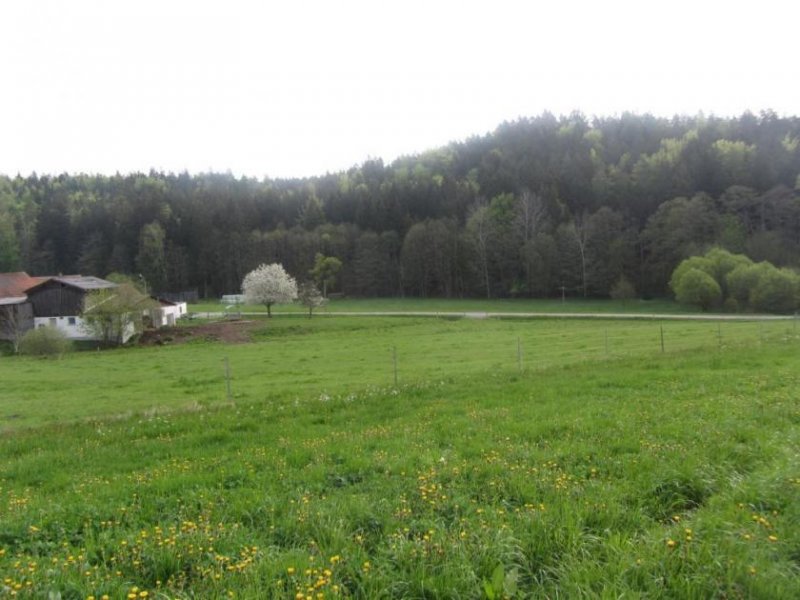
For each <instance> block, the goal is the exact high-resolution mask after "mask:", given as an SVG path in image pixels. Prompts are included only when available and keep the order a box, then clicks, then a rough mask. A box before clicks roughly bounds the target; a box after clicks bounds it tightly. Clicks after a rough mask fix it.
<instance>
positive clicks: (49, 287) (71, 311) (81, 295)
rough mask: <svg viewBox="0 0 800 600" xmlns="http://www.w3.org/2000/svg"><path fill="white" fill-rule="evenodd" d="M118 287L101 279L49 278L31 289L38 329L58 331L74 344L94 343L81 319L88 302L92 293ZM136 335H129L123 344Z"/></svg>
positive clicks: (35, 321)
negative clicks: (83, 341) (81, 341)
mask: <svg viewBox="0 0 800 600" xmlns="http://www.w3.org/2000/svg"><path fill="white" fill-rule="evenodd" d="M115 287H117V284H116V283H112V282H110V281H106V280H105V279H100V278H99V277H91V276H83V275H67V276H59V277H49V278H47V279H45V280H44V281H43V282H41V283H39V284H38V285H35V286H34V287H32V288H29V289H28V290H27V291H26V293H27V296H28V302H30V304H31V305H32V307H33V320H34V326H35V327H37V328H38V327H56V328H58V329H60V330H61V331H62V332H63V333H64V335H66V336H67V337H68V338H69V339H72V340H93V339H96V336H95V335H94V334H93V333H91V332H89V331H88V330H87V329H86V327H85V325H84V320H83V319H82V318H81V315H82V314H83V309H84V301H85V299H86V295H87V294H88V293H89V292H93V291H95V290H104V289H111V288H115ZM133 334H134V331H133V330H132V328H131V330H130V331H127V332H125V335H124V336H123V343H124V342H126V341H127V340H128V339H129V338H130V337H131V336H132V335H133Z"/></svg>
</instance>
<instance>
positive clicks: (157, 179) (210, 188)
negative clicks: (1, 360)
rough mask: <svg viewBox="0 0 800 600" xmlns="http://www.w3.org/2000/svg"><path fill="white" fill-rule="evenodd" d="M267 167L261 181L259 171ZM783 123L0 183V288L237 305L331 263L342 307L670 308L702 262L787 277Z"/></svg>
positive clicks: (624, 121)
mask: <svg viewBox="0 0 800 600" xmlns="http://www.w3.org/2000/svg"><path fill="white" fill-rule="evenodd" d="M268 168H269V165H265V169H268ZM799 176H800V119H798V118H796V117H791V118H784V117H780V116H778V115H776V114H775V113H772V112H762V113H761V114H759V115H754V114H750V113H746V114H744V115H742V116H740V117H737V118H716V117H705V116H702V115H701V116H694V117H675V118H672V119H665V118H657V117H653V116H650V115H635V114H624V115H622V116H619V117H613V118H595V119H588V118H586V117H585V116H583V115H581V114H573V115H570V116H564V117H560V118H559V117H555V116H553V115H551V114H547V113H545V114H543V115H541V116H538V117H534V118H526V119H520V120H517V121H514V122H509V123H504V124H502V125H500V126H499V127H498V128H497V129H496V130H495V131H494V132H492V133H490V134H487V135H484V136H478V137H474V138H471V139H468V140H465V141H462V142H458V143H452V144H450V145H448V146H445V147H442V148H440V149H436V150H432V151H429V152H425V153H423V154H420V155H417V156H410V157H404V158H400V159H398V160H396V161H394V162H393V163H391V164H389V165H386V164H384V163H383V162H382V161H381V160H368V161H366V162H365V163H363V164H362V165H360V166H354V167H353V168H351V169H349V170H348V171H346V172H340V173H332V174H331V173H329V174H326V175H322V176H318V177H310V178H307V179H264V180H257V179H252V178H246V177H243V178H237V177H234V176H232V175H230V174H216V173H209V174H197V175H190V174H188V173H180V174H174V173H159V172H150V173H147V174H144V173H135V174H126V175H120V174H117V175H114V176H99V175H58V176H50V175H36V174H33V175H30V176H27V177H23V176H16V177H2V176H0V272H2V271H13V270H26V271H28V272H29V273H30V274H32V275H39V274H56V273H63V274H67V273H82V274H87V275H101V276H102V275H105V274H108V273H110V272H117V273H127V274H131V275H134V276H135V277H139V276H141V277H143V278H144V279H145V280H146V281H147V282H148V284H149V287H150V289H151V290H154V291H162V292H168V291H172V292H175V291H183V290H191V289H196V290H198V291H199V294H200V296H203V297H212V296H218V295H220V294H224V293H236V292H238V291H239V290H240V289H241V283H242V279H243V278H244V276H245V274H246V273H247V272H248V271H250V270H251V269H253V268H254V267H256V266H257V265H259V264H261V263H271V262H279V263H282V264H283V265H284V266H285V268H286V270H287V271H288V272H289V273H291V274H292V275H294V276H295V277H296V278H298V279H300V280H302V279H306V278H307V277H308V272H309V270H310V269H311V268H312V266H313V264H314V258H315V255H316V254H317V253H321V254H323V255H325V256H334V257H337V258H339V259H340V260H341V261H342V263H343V267H342V270H341V273H340V274H339V277H338V281H337V283H336V288H335V291H339V292H342V293H344V294H347V295H351V296H396V295H415V296H448V297H450V296H484V297H486V296H490V297H512V296H531V297H544V296H554V295H559V296H560V295H561V293H562V288H563V290H564V291H565V292H566V294H567V295H571V296H577V295H581V296H583V295H586V296H594V297H603V296H608V295H609V292H610V290H611V289H612V287H613V286H614V285H615V283H616V282H618V281H620V279H621V278H622V277H624V278H626V279H627V280H628V281H630V282H631V283H632V284H633V286H634V287H635V289H636V292H637V293H638V294H640V295H642V296H645V297H648V296H656V295H664V294H666V293H668V282H669V278H670V275H671V273H672V270H673V269H674V268H675V266H676V265H677V264H678V263H679V262H680V261H681V260H682V259H684V258H686V257H688V256H691V255H694V254H699V253H702V252H703V251H705V250H707V249H708V248H709V247H712V246H720V247H722V248H725V249H727V250H729V251H731V252H735V253H741V254H745V255H747V256H749V257H750V258H751V259H753V260H755V261H760V260H769V261H771V262H772V263H774V264H776V265H778V266H788V267H800V192H799V191H798V186H799V185H800V180H799Z"/></svg>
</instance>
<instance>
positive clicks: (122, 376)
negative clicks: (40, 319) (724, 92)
mask: <svg viewBox="0 0 800 600" xmlns="http://www.w3.org/2000/svg"><path fill="white" fill-rule="evenodd" d="M663 329H664V334H665V335H664V339H665V352H663V353H662V351H661V343H660V328H659V324H658V323H653V322H631V323H628V322H625V323H621V322H615V321H605V322H593V321H514V320H512V321H504V320H485V321H471V320H446V319H435V320H431V319H428V320H422V319H413V318H402V319H363V320H361V319H359V320H357V321H356V320H352V319H335V318H331V319H319V320H316V319H313V320H303V319H292V318H285V319H279V318H276V319H273V320H272V322H270V323H268V324H265V325H264V326H263V328H259V327H256V328H255V329H254V332H253V342H252V343H250V344H241V345H225V344H221V343H211V342H204V341H200V342H193V343H189V344H184V345H174V346H161V347H154V348H135V349H126V350H119V351H110V352H83V353H78V354H73V355H70V356H67V357H65V358H63V359H61V360H52V361H38V360H30V359H23V358H4V359H2V360H0V380H1V381H3V386H2V390H0V419H2V423H3V428H4V433H3V434H2V436H0V456H2V457H3V460H2V461H0V598H2V597H12V596H16V597H32V598H62V599H68V598H81V599H86V598H89V597H94V598H95V599H100V598H103V597H104V596H107V597H108V598H114V599H130V600H133V599H135V598H140V599H143V598H229V597H235V598H265V597H275V598H304V599H305V598H330V597H356V598H485V597H490V598H491V597H496V598H499V597H504V596H508V597H536V598H554V597H564V598H573V597H609V598H611V597H613V598H617V597H639V596H645V597H653V598H712V597H720V598H798V597H800V528H798V526H797V524H798V523H799V522H800V463H798V460H797V456H798V452H799V451H800V403H798V399H797V392H796V390H797V389H798V384H799V383H800V353H798V350H800V338H798V333H797V332H795V331H794V330H793V324H792V323H765V324H758V323H725V324H722V325H720V326H718V325H716V324H713V325H712V324H709V323H668V324H664V326H663ZM518 340H519V345H518ZM392 347H396V348H397V356H398V374H399V385H397V386H395V385H394V381H393V378H394V372H393V361H392V351H391V348H392ZM518 348H521V350H522V352H521V355H522V367H523V368H522V370H520V361H519V358H520V354H519V353H518ZM225 356H227V357H228V358H229V360H230V364H231V368H232V374H233V379H232V391H233V396H234V397H233V401H232V402H228V401H227V399H226V392H225V382H224V377H223V369H222V364H221V360H222V358H223V357H225Z"/></svg>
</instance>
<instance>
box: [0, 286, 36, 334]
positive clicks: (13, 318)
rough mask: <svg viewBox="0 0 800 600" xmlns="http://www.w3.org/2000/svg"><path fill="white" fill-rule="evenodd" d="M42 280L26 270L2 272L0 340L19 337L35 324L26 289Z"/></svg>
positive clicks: (0, 287)
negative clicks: (25, 271)
mask: <svg viewBox="0 0 800 600" xmlns="http://www.w3.org/2000/svg"><path fill="white" fill-rule="evenodd" d="M41 281H43V279H42V278H41V277H31V276H30V275H28V274H27V273H24V272H17V273H0V340H10V339H14V338H19V337H21V336H22V334H24V333H25V332H26V331H28V330H29V329H31V328H32V327H33V326H34V321H33V307H32V306H31V304H30V303H29V302H28V296H27V295H26V294H25V290H27V289H28V288H30V287H33V286H34V285H37V284H38V283H41Z"/></svg>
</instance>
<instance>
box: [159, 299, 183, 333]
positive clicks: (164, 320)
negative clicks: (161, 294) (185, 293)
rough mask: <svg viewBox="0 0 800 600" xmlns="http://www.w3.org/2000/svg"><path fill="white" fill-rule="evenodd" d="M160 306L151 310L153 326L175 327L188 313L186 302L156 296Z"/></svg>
mask: <svg viewBox="0 0 800 600" xmlns="http://www.w3.org/2000/svg"><path fill="white" fill-rule="evenodd" d="M155 300H156V301H157V302H158V304H159V307H158V308H156V309H153V310H151V311H150V320H151V321H152V324H153V327H155V328H156V329H157V328H159V327H173V326H174V325H175V323H176V322H177V320H178V319H180V318H181V317H183V316H185V315H186V312H187V305H186V302H172V301H170V300H164V299H163V298H155Z"/></svg>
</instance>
